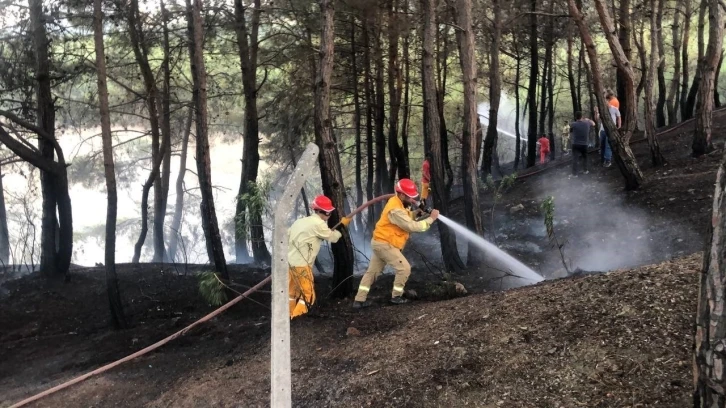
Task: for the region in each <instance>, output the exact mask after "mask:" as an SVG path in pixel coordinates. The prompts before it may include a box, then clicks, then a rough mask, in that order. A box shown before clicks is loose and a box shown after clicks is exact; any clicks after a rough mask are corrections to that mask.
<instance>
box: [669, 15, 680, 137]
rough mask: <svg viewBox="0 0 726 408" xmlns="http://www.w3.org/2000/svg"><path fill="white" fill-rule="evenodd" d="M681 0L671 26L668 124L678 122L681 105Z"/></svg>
mask: <svg viewBox="0 0 726 408" xmlns="http://www.w3.org/2000/svg"><path fill="white" fill-rule="evenodd" d="M680 9H681V2H679V1H676V2H675V9H674V11H673V25H672V26H671V39H672V40H673V77H672V78H671V84H670V87H669V88H668V97H667V98H666V104H667V107H668V125H675V124H676V123H678V108H679V106H680V95H681V94H680V93H679V92H678V88H679V84H680V81H681V58H680V54H681V38H680V36H681V30H680V28H681V27H680V24H681V10H680Z"/></svg>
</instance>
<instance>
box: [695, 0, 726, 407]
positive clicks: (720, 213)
mask: <svg viewBox="0 0 726 408" xmlns="http://www.w3.org/2000/svg"><path fill="white" fill-rule="evenodd" d="M708 3H709V9H710V13H709V26H710V27H709V34H710V35H709V39H708V50H707V51H706V57H705V61H704V68H705V69H704V72H703V81H702V83H701V89H700V90H699V92H700V93H701V97H700V99H701V107H700V109H699V112H698V115H697V117H696V134H699V135H701V136H700V137H702V138H704V137H705V138H706V140H708V137H709V136H710V132H711V119H712V118H711V116H712V113H713V112H712V110H711V108H712V106H711V104H712V103H713V98H712V93H711V92H712V91H710V90H709V88H712V87H713V80H712V78H713V77H714V72H713V70H714V68H715V66H716V64H717V62H718V54H719V52H720V50H721V46H722V43H723V23H724V17H723V10H722V9H721V6H720V4H719V3H720V2H719V1H718V0H708ZM725 198H726V157H724V159H723V160H722V161H721V165H720V166H719V169H718V175H717V176H716V190H715V191H714V194H713V215H712V217H711V226H710V227H711V228H710V230H711V241H710V244H709V246H708V249H707V250H706V253H705V254H704V259H703V271H702V272H701V279H700V290H699V296H698V311H697V313H696V333H695V338H694V343H695V344H694V345H695V347H694V349H695V350H694V361H693V365H694V367H693V371H694V372H693V374H694V380H695V390H694V395H693V406H694V407H703V408H707V407H709V408H710V407H723V406H726V392H725V391H724V387H723V384H724V378H726V354H724V346H726V319H725V318H724V301H725V299H726V286H724V282H726V263H725V262H724V254H725V253H726V251H724V246H726V241H724V240H725V239H726V235H725V234H724V231H726V199H725Z"/></svg>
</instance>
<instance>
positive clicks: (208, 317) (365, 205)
mask: <svg viewBox="0 0 726 408" xmlns="http://www.w3.org/2000/svg"><path fill="white" fill-rule="evenodd" d="M393 196H394V194H385V195H382V196H379V197H376V198H373V199H371V200H368V201H366V202H365V203H363V204H362V205H361V206H360V207H358V208H356V209H355V210H353V211H351V213H350V214H348V215H346V218H352V217H354V216H355V215H357V214H359V213H360V212H361V211H363V210H365V209H366V208H368V207H369V206H371V205H373V204H375V203H378V202H381V201H383V200H386V199H389V198H391V197H393ZM341 219H342V218H341ZM341 225H342V222H338V223H337V224H336V225H335V226H334V227H333V229H336V228H339V227H340V226H341ZM271 280H272V275H270V276H268V277H266V278H265V279H263V280H262V281H261V282H260V283H258V284H256V285H255V286H253V287H251V288H250V289H248V290H247V291H246V292H244V293H242V294H241V295H239V296H237V297H236V298H234V299H232V300H230V301H229V302H227V303H226V304H224V305H223V306H221V307H219V308H218V309H216V310H214V311H213V312H211V313H209V314H207V315H206V316H204V317H202V318H201V319H199V320H197V321H195V322H194V323H192V324H190V325H189V326H187V327H185V328H183V329H181V330H179V331H177V332H176V333H174V334H172V335H170V336H168V337H166V338H164V339H162V340H159V341H157V342H156V343H154V344H152V345H150V346H148V347H146V348H143V349H141V350H139V351H137V352H135V353H133V354H130V355H128V356H126V357H124V358H122V359H120V360H116V361H114V362H113V363H109V364H106V365H105V366H102V367H100V368H97V369H95V370H93V371H91V372H88V373H86V374H83V375H81V376H78V377H76V378H73V379H71V380H69V381H66V382H64V383H62V384H59V385H56V386H55V387H53V388H50V389H48V390H45V391H43V392H41V393H39V394H36V395H33V396H32V397H29V398H26V399H24V400H22V401H20V402H18V403H15V404H13V405H11V406H10V407H9V408H17V407H22V406H25V405H27V404H30V403H31V402H35V401H38V400H39V399H41V398H44V397H47V396H49V395H51V394H54V393H56V392H58V391H60V390H63V389H65V388H68V387H70V386H71V385H74V384H78V383H80V382H82V381H85V380H87V379H89V378H90V377H93V376H94V375H98V374H101V373H103V372H106V371H108V370H110V369H112V368H114V367H116V366H119V365H121V364H123V363H125V362H127V361H131V360H133V359H135V358H136V357H141V356H143V355H145V354H148V353H149V352H151V351H154V350H156V349H158V348H159V347H161V346H163V345H165V344H167V343H169V342H170V341H172V340H175V339H177V338H179V337H181V336H183V335H185V334H187V333H188V332H189V331H190V330H191V329H193V328H195V327H197V326H199V325H200V324H202V323H204V322H207V321H209V320H211V319H213V318H214V317H216V316H218V315H220V314H222V313H223V312H225V311H226V310H227V309H229V308H231V307H232V306H234V305H236V304H237V303H239V302H241V301H242V300H243V299H245V298H247V297H249V296H250V295H251V294H253V293H254V292H256V291H258V290H259V289H261V288H262V287H264V286H265V285H267V284H268V283H270V281H271Z"/></svg>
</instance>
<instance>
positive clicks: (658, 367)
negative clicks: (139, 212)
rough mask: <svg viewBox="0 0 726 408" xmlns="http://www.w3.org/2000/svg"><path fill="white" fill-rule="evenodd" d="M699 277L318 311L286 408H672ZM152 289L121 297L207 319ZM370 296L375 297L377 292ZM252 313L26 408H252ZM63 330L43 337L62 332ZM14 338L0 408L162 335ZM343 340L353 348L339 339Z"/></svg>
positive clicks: (94, 302)
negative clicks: (147, 295)
mask: <svg viewBox="0 0 726 408" xmlns="http://www.w3.org/2000/svg"><path fill="white" fill-rule="evenodd" d="M699 266H700V259H699V257H698V256H691V257H687V258H683V259H680V260H676V261H671V262H667V263H664V264H661V265H656V266H648V267H642V268H638V269H636V270H632V271H617V272H613V273H610V274H606V275H593V276H587V277H583V278H576V279H567V280H558V281H550V282H547V283H544V284H540V285H538V286H535V287H528V288H522V289H518V290H513V291H508V292H502V293H493V294H485V295H474V296H469V297H465V298H461V299H456V300H450V301H443V302H431V303H425V302H414V303H413V304H411V305H407V306H392V307H376V308H372V309H369V310H366V311H363V312H360V313H356V312H353V311H351V310H350V309H349V302H347V301H346V302H342V303H340V304H338V303H335V302H328V303H327V304H323V305H321V307H320V308H319V309H318V310H319V312H318V313H317V314H316V315H314V316H308V317H305V318H303V319H300V320H295V321H294V322H293V324H292V326H293V329H292V335H293V344H294V345H293V361H292V364H293V381H294V392H293V399H294V406H296V407H359V406H361V407H362V406H374V407H387V406H405V407H439V406H446V405H448V406H457V407H458V406H477V407H578V406H587V407H620V406H636V407H637V406H650V407H674V408H675V407H683V406H686V405H687V404H688V400H689V393H690V371H691V368H690V358H689V352H690V349H691V341H692V340H691V328H692V322H693V311H694V309H695V304H696V297H697V296H696V294H697V291H696V289H697V276H698V274H697V271H698V269H699ZM129 278H131V279H136V278H138V276H135V275H133V274H132V273H130V272H129V273H126V274H123V275H122V279H123V280H124V282H125V284H128V283H129V282H128V279H129ZM165 279H166V280H167V281H169V280H170V279H171V281H172V282H174V284H173V285H168V286H167V287H168V288H169V289H170V290H168V291H164V292H158V293H156V294H155V295H156V298H155V302H151V301H150V300H148V299H146V298H144V297H143V296H141V295H137V296H135V297H134V298H133V299H132V303H138V306H141V308H140V309H137V310H142V309H143V308H144V307H149V308H150V309H153V308H152V307H151V306H152V304H153V303H156V304H157V305H158V306H157V307H158V308H160V309H167V313H170V314H176V313H175V312H176V311H177V310H179V311H181V309H178V307H181V305H183V304H184V302H185V301H187V306H186V311H185V312H184V313H181V314H180V316H178V317H179V318H180V319H181V321H179V322H177V323H178V324H181V323H182V322H183V321H186V320H189V319H191V318H193V317H194V316H197V315H199V314H201V313H203V312H204V311H205V310H206V307H205V306H204V305H200V304H199V303H198V302H191V303H188V300H189V299H188V298H186V299H185V297H186V296H188V295H189V294H190V292H189V291H188V290H192V289H191V288H193V287H194V286H193V284H194V281H193V280H188V279H184V280H177V279H176V278H170V277H168V276H167V277H166V278H165ZM79 280H80V279H79ZM76 287H80V288H81V289H79V290H85V291H89V293H94V291H96V293H98V291H100V290H101V288H102V279H100V276H98V274H96V275H95V276H89V277H86V278H85V279H83V280H81V282H79V283H78V284H77V285H76ZM27 289H29V288H28V287H24V286H22V285H21V286H16V287H15V289H14V290H13V291H12V292H11V295H10V297H8V298H5V299H3V300H2V301H0V307H1V308H2V309H3V310H8V309H11V310H13V311H17V310H23V309H24V308H30V307H31V306H33V307H35V313H41V314H43V312H48V311H47V310H45V309H46V307H52V304H53V302H48V304H47V306H46V305H44V304H42V303H35V304H34V305H31V304H29V303H26V302H25V301H24V300H23V299H24V297H23V296H19V295H22V294H21V293H20V292H21V291H23V290H27ZM52 293H53V292H52V291H47V292H46V294H52ZM101 293H102V292H101ZM375 295H376V296H380V297H384V296H385V295H386V293H385V291H384V290H383V288H381V289H380V290H378V291H377V292H376V294H375ZM50 298H53V295H50ZM8 300H12V303H8ZM28 300H29V301H31V302H35V301H37V300H38V299H32V298H30V299H28ZM258 300H260V301H266V299H264V298H259V299H258ZM77 307H78V308H79V309H83V310H85V311H86V312H87V313H89V314H92V313H94V312H95V313H96V317H97V318H99V319H101V318H102V317H103V316H104V314H105V313H106V311H105V304H104V302H103V299H102V297H99V298H94V297H89V298H88V299H86V301H85V302H80V303H79V304H78V305H77ZM79 312H80V310H79ZM267 313H268V312H267V310H265V309H264V308H262V307H260V306H257V305H256V304H254V303H249V302H248V303H246V304H244V305H242V306H240V307H239V308H238V309H237V310H235V311H233V312H232V313H230V314H228V315H223V316H222V317H221V318H219V319H218V320H216V321H214V322H212V323H211V324H210V325H208V326H206V327H205V328H203V329H201V330H198V331H195V332H193V333H191V334H189V335H188V336H187V337H186V338H183V339H182V340H180V341H178V342H176V343H174V344H171V345H169V346H168V347H165V348H164V349H162V350H160V351H158V352H155V353H153V354H151V355H149V356H145V357H142V358H140V359H139V360H137V361H135V362H132V363H129V364H128V365H126V366H122V367H119V368H117V369H114V370H113V371H111V372H109V373H107V374H104V375H101V376H99V377H97V378H94V379H91V380H89V381H87V382H85V383H82V384H80V385H77V386H74V387H73V388H71V389H69V390H67V391H63V392H61V393H59V394H57V395H55V396H53V397H50V398H48V399H45V400H43V401H42V402H41V403H40V404H37V405H36V406H43V407H60V406H62V407H90V406H93V407H115V406H118V407H139V406H150V407H170V406H173V407H233V406H239V407H257V406H260V407H264V406H267V404H268V402H267V401H269V391H268V389H269V318H268V316H267ZM80 314H81V315H84V314H83V313H80ZM28 324H31V323H28ZM63 325H65V323H59V325H58V327H56V331H59V332H63V331H65V330H67V328H65V327H61V326H63ZM23 326H24V325H22V324H19V325H16V326H15V327H14V328H13V332H12V333H7V332H6V333H4V334H3V336H2V341H1V342H0V347H1V352H0V361H3V364H2V365H1V366H2V369H0V406H7V405H9V404H10V403H12V402H14V401H17V400H18V399H20V398H21V397H24V396H28V395H30V394H32V393H34V392H38V391H40V390H43V389H46V388H47V387H49V386H51V385H52V384H54V383H57V382H60V381H62V380H65V379H69V378H71V377H72V376H73V375H75V374H78V373H81V372H84V371H86V370H88V369H90V368H92V367H96V366H98V365H100V364H102V363H103V362H108V361H110V360H111V359H114V358H118V357H121V356H123V355H124V354H125V353H127V352H130V351H132V350H135V349H138V348H140V347H142V346H144V345H146V344H147V343H148V342H151V341H152V340H154V339H155V338H160V337H161V336H163V333H170V332H171V331H173V330H174V323H171V322H170V321H169V319H163V318H161V317H160V316H154V315H153V313H151V314H149V315H147V318H146V319H145V321H144V322H142V323H140V324H139V325H138V326H137V327H136V328H135V329H134V330H129V331H127V332H121V333H110V332H108V331H106V330H105V329H102V328H100V327H99V328H96V329H91V330H88V331H87V332H86V333H84V334H83V335H82V336H78V335H69V334H65V335H63V334H59V335H57V336H55V337H48V336H43V337H40V336H37V334H36V336H30V337H27V336H26V338H24V339H17V338H15V339H14V340H11V338H12V337H13V336H12V335H13V333H16V334H17V333H18V332H20V331H23V330H27V327H23ZM350 327H353V328H355V329H357V330H358V331H359V332H360V334H359V335H347V334H346V332H347V330H348V328H350ZM26 334H27V333H26Z"/></svg>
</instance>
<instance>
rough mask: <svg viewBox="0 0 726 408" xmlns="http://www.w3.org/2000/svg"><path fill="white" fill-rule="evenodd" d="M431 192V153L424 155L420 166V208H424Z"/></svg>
mask: <svg viewBox="0 0 726 408" xmlns="http://www.w3.org/2000/svg"><path fill="white" fill-rule="evenodd" d="M430 190H431V153H426V157H425V158H424V161H423V164H422V165H421V207H422V208H424V207H426V200H427V199H428V198H429V191H430Z"/></svg>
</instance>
